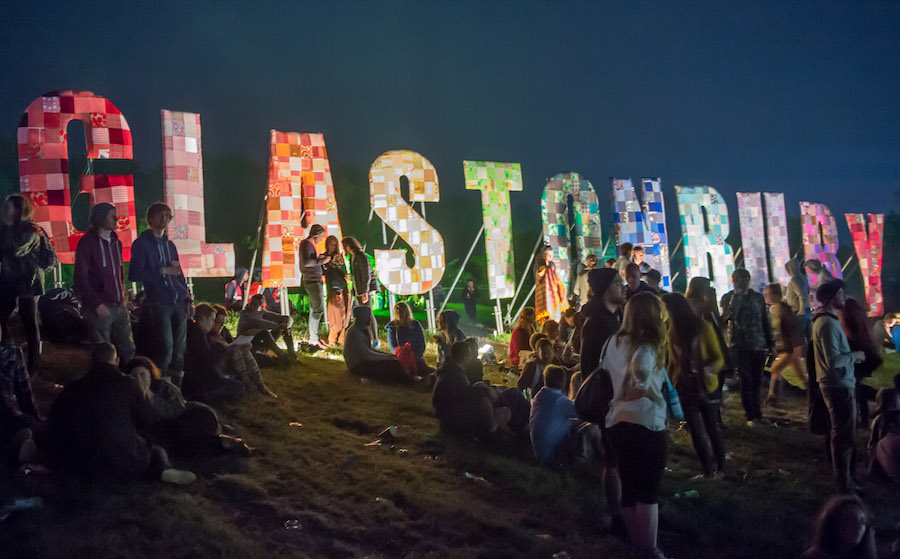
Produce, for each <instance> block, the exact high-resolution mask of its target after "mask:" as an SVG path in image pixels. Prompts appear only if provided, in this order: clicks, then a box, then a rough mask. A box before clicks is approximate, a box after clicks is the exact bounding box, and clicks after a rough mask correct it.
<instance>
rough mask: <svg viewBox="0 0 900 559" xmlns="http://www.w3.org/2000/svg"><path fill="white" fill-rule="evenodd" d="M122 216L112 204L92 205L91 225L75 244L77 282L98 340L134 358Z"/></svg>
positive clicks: (83, 312)
mask: <svg viewBox="0 0 900 559" xmlns="http://www.w3.org/2000/svg"><path fill="white" fill-rule="evenodd" d="M118 220H119V218H118V216H117V215H116V208H115V207H114V206H113V205H112V204H107V203H101V204H97V205H96V206H94V207H93V208H91V227H90V229H88V230H87V233H85V234H84V236H83V237H82V238H81V239H79V240H78V246H77V247H76V248H75V281H74V283H75V291H77V292H78V296H79V298H80V299H81V305H82V309H81V310H82V314H83V315H84V319H85V320H86V321H87V322H88V324H89V325H90V328H91V329H92V337H93V338H94V341H96V342H108V343H111V344H112V345H114V346H115V347H116V352H118V355H119V357H120V358H122V359H125V360H130V359H131V358H132V357H134V337H133V335H132V333H131V319H130V317H129V315H128V309H127V308H125V284H124V276H123V274H124V272H123V269H122V243H121V242H119V238H118V237H117V236H116V232H115V229H116V224H117V223H118ZM133 258H134V257H133V256H132V262H134V260H133ZM133 266H134V264H132V270H133V269H134V268H133Z"/></svg>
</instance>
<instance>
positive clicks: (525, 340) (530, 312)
mask: <svg viewBox="0 0 900 559" xmlns="http://www.w3.org/2000/svg"><path fill="white" fill-rule="evenodd" d="M534 333H535V314H534V307H525V308H523V309H522V311H521V312H520V313H519V318H518V322H517V323H516V326H515V328H513V329H512V333H511V334H510V336H509V362H510V363H512V364H513V365H515V366H516V367H519V366H520V365H522V366H524V365H525V363H524V362H523V361H522V358H521V357H522V352H523V351H529V350H530V344H529V340H530V339H531V335H532V334H534Z"/></svg>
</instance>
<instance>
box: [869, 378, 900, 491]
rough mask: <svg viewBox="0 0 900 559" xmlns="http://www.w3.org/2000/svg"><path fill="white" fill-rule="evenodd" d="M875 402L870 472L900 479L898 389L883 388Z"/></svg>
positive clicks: (899, 394) (899, 402)
mask: <svg viewBox="0 0 900 559" xmlns="http://www.w3.org/2000/svg"><path fill="white" fill-rule="evenodd" d="M897 377H900V375H897ZM897 377H895V381H896V380H897ZM875 405H876V408H875V414H874V416H875V419H874V420H873V421H872V434H871V437H870V438H869V445H868V447H869V473H870V474H871V475H873V476H874V477H880V478H882V479H887V480H890V481H893V482H895V483H896V482H900V393H898V391H897V389H896V388H888V389H885V390H880V391H879V392H878V394H877V395H876V396H875Z"/></svg>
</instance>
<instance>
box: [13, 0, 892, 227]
mask: <svg viewBox="0 0 900 559" xmlns="http://www.w3.org/2000/svg"><path fill="white" fill-rule="evenodd" d="M130 4H131V3H129V2H117V3H114V4H111V5H109V6H102V5H91V4H90V3H89V2H51V1H44V2H39V3H34V2H8V3H4V6H3V7H2V8H0V75H2V76H3V82H2V83H3V86H2V88H0V135H3V136H8V137H9V136H12V135H13V134H14V131H15V127H16V123H17V120H18V118H19V115H20V114H21V112H22V111H23V110H24V109H25V107H26V106H27V105H28V103H29V102H31V101H32V100H33V99H34V98H35V97H37V96H39V95H40V94H41V93H43V92H45V91H49V90H52V89H59V88H72V89H89V90H92V91H94V92H96V93H98V94H101V95H104V96H106V97H107V98H109V99H110V100H111V101H112V102H113V103H115V104H116V105H117V106H118V107H119V108H120V109H121V110H122V111H123V112H124V114H125V116H126V118H127V119H128V121H129V123H130V124H131V127H132V130H133V131H134V138H135V144H136V159H137V160H138V162H139V163H140V164H141V165H142V166H144V167H152V166H155V165H158V163H159V160H160V158H161V145H160V122H159V109H161V108H169V109H176V110H189V111H195V112H199V113H201V115H202V118H203V126H204V128H203V137H204V151H205V152H206V153H207V154H244V155H246V156H248V157H251V158H252V159H254V160H255V161H257V162H259V163H264V162H265V160H266V156H267V155H266V154H267V142H268V130H269V129H270V128H278V129H281V130H297V131H321V132H324V133H325V140H326V143H327V146H328V148H329V154H330V158H331V162H332V166H333V168H334V167H338V168H340V167H341V166H353V167H359V168H367V167H368V166H369V164H370V163H371V162H372V161H373V160H374V159H375V158H376V157H377V156H378V155H379V154H380V153H381V152H383V151H385V150H388V149H393V148H408V149H413V150H416V151H419V152H421V153H422V154H424V155H425V156H426V157H428V158H429V159H430V160H431V161H432V163H434V164H435V166H436V167H437V169H438V174H439V178H440V181H441V185H442V188H443V190H444V192H447V193H452V192H457V193H461V192H462V190H463V176H462V160H463V159H488V160H491V159H492V160H498V161H519V162H521V163H522V165H523V173H524V178H525V183H526V187H525V192H523V193H521V194H518V195H515V196H514V203H515V205H516V206H517V208H522V210H521V211H522V212H523V214H524V215H526V216H528V217H529V218H530V217H531V216H536V215H537V211H538V207H539V199H540V192H541V188H542V186H543V183H544V179H545V178H546V177H549V176H551V175H553V174H554V173H556V172H558V171H564V170H572V171H579V172H581V173H582V174H583V175H585V176H586V177H587V178H589V179H590V180H591V181H592V182H593V183H594V185H595V187H597V190H598V193H599V195H600V197H601V202H602V201H604V200H607V199H608V192H609V187H608V177H609V176H613V175H615V176H631V177H633V178H634V179H638V178H639V177H641V176H661V177H662V180H663V185H664V187H666V194H667V196H669V197H674V193H673V191H672V186H674V185H675V184H681V185H692V184H709V185H712V186H715V187H716V188H718V189H719V190H720V191H721V192H723V193H725V194H726V199H727V201H728V203H729V206H730V208H731V216H732V218H733V219H736V218H737V211H736V210H737V208H736V201H735V198H734V193H735V192H737V191H746V190H762V191H782V192H785V193H786V194H787V202H788V211H789V212H790V213H792V214H796V213H797V212H798V210H797V203H798V202H799V201H800V200H801V199H804V200H811V201H819V202H824V203H826V204H828V205H829V206H830V207H831V209H832V210H833V211H834V212H835V213H836V214H838V215H839V214H841V213H843V212H844V211H884V210H888V209H900V195H898V194H895V192H897V191H900V57H898V55H900V33H898V32H897V29H898V28H900V2H885V3H877V2H869V3H863V2H841V3H838V2H822V1H817V2H771V3H767V2H748V3H744V4H745V5H743V6H738V3H735V2H713V3H709V4H708V5H704V4H702V3H700V2H687V3H682V2H658V3H651V2H616V3H601V2H590V3H584V4H581V3H564V2H535V3H527V2H503V3H486V2H473V3H464V2H411V3H392V2H372V1H366V2H314V3H313V2H308V3H304V2H284V3H281V4H277V3H259V5H258V6H257V5H252V3H247V2H240V3H237V2H234V3H232V2H214V3H191V2H180V3H177V4H176V3H172V5H171V6H170V7H168V8H166V9H159V8H138V7H134V6H131V5H130ZM485 4H487V5H485ZM332 5H337V7H333V6H332ZM336 178H337V177H336ZM261 180H264V178H261ZM159 189H160V192H161V191H162V186H161V185H160V186H159ZM209 195H210V196H212V195H214V194H213V193H212V192H211V191H210V193H209ZM472 196H473V203H474V204H477V197H475V195H474V193H472ZM473 210H474V208H473ZM475 211H477V210H475ZM517 211H518V210H517ZM517 219H518V216H517V215H515V214H514V221H516V220H517ZM603 219H604V221H605V223H606V224H609V223H610V221H609V220H611V214H610V213H608V209H607V210H606V213H604V214H603ZM675 219H677V218H675V216H670V217H669V220H670V227H677V221H675ZM838 223H839V227H840V229H841V231H842V233H843V232H844V230H845V229H846V225H845V223H844V222H843V218H839V222H838Z"/></svg>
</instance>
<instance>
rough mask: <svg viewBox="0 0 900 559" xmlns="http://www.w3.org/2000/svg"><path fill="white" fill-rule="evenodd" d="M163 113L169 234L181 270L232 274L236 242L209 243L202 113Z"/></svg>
mask: <svg viewBox="0 0 900 559" xmlns="http://www.w3.org/2000/svg"><path fill="white" fill-rule="evenodd" d="M161 113H162V138H163V179H164V184H165V197H166V205H167V206H169V207H170V208H172V222H171V223H170V224H169V229H168V234H169V238H170V239H172V242H174V243H175V246H176V247H177V248H178V257H179V259H180V263H181V269H182V270H183V271H184V275H185V276H187V277H189V278H216V277H229V276H233V275H234V245H233V244H219V243H207V242H206V211H205V210H204V207H203V197H204V189H203V147H202V142H201V139H200V115H198V114H196V113H186V112H180V111H167V110H165V109H163V110H162V111H161Z"/></svg>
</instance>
